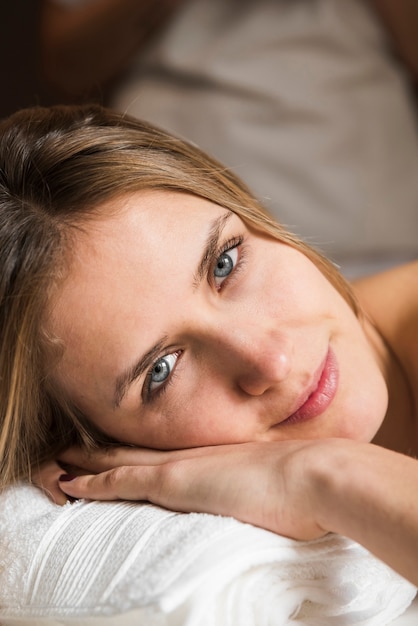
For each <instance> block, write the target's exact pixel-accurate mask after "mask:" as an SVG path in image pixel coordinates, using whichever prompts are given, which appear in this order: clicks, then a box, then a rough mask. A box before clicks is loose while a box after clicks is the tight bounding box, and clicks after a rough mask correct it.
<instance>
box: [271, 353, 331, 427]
mask: <svg viewBox="0 0 418 626" xmlns="http://www.w3.org/2000/svg"><path fill="white" fill-rule="evenodd" d="M338 378H339V375H338V363H337V359H336V357H335V354H334V352H333V351H332V350H331V348H330V349H329V350H328V354H327V356H326V358H325V361H324V362H323V363H322V365H321V366H320V367H319V370H318V372H317V373H316V375H315V377H314V381H313V383H312V386H311V387H310V389H308V390H307V393H305V394H304V395H303V397H302V398H301V401H300V404H299V407H298V408H297V409H296V411H295V412H294V413H292V414H291V415H289V417H288V418H287V419H285V420H284V421H283V422H281V424H280V425H281V426H282V425H284V424H297V423H301V422H305V421H307V420H310V419H313V418H314V417H317V416H318V415H321V414H322V413H323V412H324V411H325V410H326V409H327V408H328V407H329V405H330V404H331V402H332V401H333V399H334V396H335V394H336V392H337V388H338Z"/></svg>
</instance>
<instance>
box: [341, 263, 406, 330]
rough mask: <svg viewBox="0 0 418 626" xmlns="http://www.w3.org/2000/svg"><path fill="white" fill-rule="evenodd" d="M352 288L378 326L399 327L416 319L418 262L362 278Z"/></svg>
mask: <svg viewBox="0 0 418 626" xmlns="http://www.w3.org/2000/svg"><path fill="white" fill-rule="evenodd" d="M353 287H354V290H355V292H356V294H357V297H358V299H359V301H360V304H361V306H362V307H364V309H365V310H366V311H367V312H368V313H369V314H370V315H371V317H373V318H374V319H375V321H376V322H378V323H379V325H380V324H383V326H384V327H386V326H387V325H388V324H390V325H391V326H392V325H395V326H397V325H399V324H401V325H403V323H404V322H405V321H406V320H407V319H412V318H415V320H416V319H417V315H418V261H414V262H412V263H408V264H406V265H401V266H399V267H395V268H393V269H391V270H388V271H386V272H382V273H380V274H375V275H373V276H368V277H366V278H362V279H360V280H357V281H355V282H354V283H353Z"/></svg>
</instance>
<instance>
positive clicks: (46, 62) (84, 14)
mask: <svg viewBox="0 0 418 626" xmlns="http://www.w3.org/2000/svg"><path fill="white" fill-rule="evenodd" d="M183 1H184V0H96V1H93V2H87V3H86V4H85V5H81V6H80V7H75V8H68V7H65V6H62V5H60V4H59V3H58V2H54V1H53V0H45V2H44V4H43V10H42V20H41V51H42V59H43V66H44V72H45V75H46V78H47V80H49V82H51V83H53V84H55V85H58V86H59V87H60V88H61V89H64V90H67V91H69V92H71V93H75V94H77V93H80V92H82V91H84V90H87V89H90V88H91V87H92V86H94V85H97V84H101V83H105V82H106V81H108V80H110V79H111V78H113V77H114V76H115V75H116V74H117V73H118V72H119V71H120V70H121V69H122V68H123V67H124V66H125V64H126V63H127V61H128V60H129V59H130V58H131V57H132V55H133V54H134V53H135V52H136V51H138V50H140V49H141V47H143V46H144V45H145V44H146V43H147V42H148V40H149V38H150V37H151V36H152V35H153V34H154V33H155V31H156V30H157V29H158V28H159V27H161V25H162V24H163V23H164V22H165V21H167V20H168V19H169V17H170V16H171V14H172V13H173V12H174V10H175V9H176V8H177V7H178V6H179V5H180V4H181V3H182V2H183Z"/></svg>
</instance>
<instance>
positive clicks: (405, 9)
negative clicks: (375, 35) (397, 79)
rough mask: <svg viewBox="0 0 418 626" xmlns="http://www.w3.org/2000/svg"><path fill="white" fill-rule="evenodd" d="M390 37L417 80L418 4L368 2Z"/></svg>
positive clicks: (398, 0) (412, 0)
mask: <svg viewBox="0 0 418 626" xmlns="http://www.w3.org/2000/svg"><path fill="white" fill-rule="evenodd" d="M369 1H370V4H371V6H372V7H373V8H374V9H375V10H376V12H377V14H378V16H379V17H380V18H381V20H382V22H383V24H384V25H385V26H386V28H387V30H388V31H389V33H390V34H391V35H392V38H393V41H394V47H395V49H396V50H397V52H398V53H399V56H400V57H401V58H402V59H403V61H404V62H405V64H406V65H407V66H408V67H409V69H410V71H411V72H412V75H413V76H414V78H418V3H417V2H416V0H369Z"/></svg>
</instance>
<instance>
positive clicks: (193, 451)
mask: <svg viewBox="0 0 418 626" xmlns="http://www.w3.org/2000/svg"><path fill="white" fill-rule="evenodd" d="M162 203H165V205H166V207H170V209H169V210H167V211H164V212H163V213H162V214H161V213H160V212H158V211H155V208H156V207H161V205H162ZM138 207H140V209H141V210H140V211H138ZM108 208H110V209H111V210H110V211H108V210H107V208H106V207H103V214H104V215H105V216H106V215H107V217H104V218H103V220H102V219H101V220H99V221H98V222H95V223H94V225H93V226H92V229H91V231H90V232H87V233H86V231H83V233H84V234H81V235H80V239H79V241H78V243H77V245H78V249H77V254H76V255H75V256H74V258H75V259H76V261H75V264H74V265H73V267H72V268H71V270H70V273H69V278H68V280H67V282H66V284H65V286H64V287H63V290H62V293H61V295H60V297H59V298H58V300H57V303H56V307H55V309H54V314H53V317H52V323H53V330H54V332H55V333H56V334H58V335H59V336H60V337H61V338H63V340H64V342H66V343H67V350H66V352H65V354H64V358H63V361H62V363H61V366H60V368H59V373H58V377H57V381H56V383H57V384H59V385H61V386H62V387H63V388H64V389H65V390H66V392H67V393H69V394H70V395H72V396H73V397H76V400H77V402H78V403H79V404H80V405H81V406H82V408H83V409H84V410H85V412H86V413H87V414H89V415H90V417H91V419H92V421H94V423H95V424H96V425H98V426H100V427H102V428H103V429H104V430H105V431H107V432H109V433H110V434H112V435H113V436H114V437H118V433H119V438H120V440H121V441H123V442H125V443H128V444H134V445H135V446H136V447H127V446H121V447H119V448H115V449H111V450H99V451H96V452H88V453H87V452H85V451H84V452H83V451H81V450H67V451H66V452H65V453H63V455H62V456H61V458H60V463H61V464H65V466H66V467H68V468H73V469H69V473H67V474H64V477H62V474H63V470H62V468H61V467H60V466H59V465H57V464H54V463H52V464H50V465H49V466H48V467H45V468H43V470H42V472H41V475H40V476H39V477H37V480H38V482H39V483H41V484H42V485H43V487H44V488H45V489H46V490H47V491H48V492H49V493H50V495H51V497H52V498H53V499H54V500H55V501H56V502H59V503H62V502H64V501H65V500H66V498H67V496H70V497H74V498H92V499H100V500H114V499H128V500H149V501H150V502H154V503H156V504H159V505H162V506H164V507H167V508H172V509H175V510H180V511H204V512H210V513H218V514H225V515H232V516H234V517H236V518H237V519H240V520H242V521H245V522H250V523H253V524H255V525H259V526H261V527H263V528H266V529H269V530H272V531H274V532H277V533H280V534H284V535H289V536H292V537H295V538H298V539H310V538H313V537H317V536H319V535H321V534H324V533H326V532H330V531H332V532H338V533H341V534H344V535H346V536H348V537H351V538H352V539H354V540H356V541H358V542H359V543H361V544H362V545H364V546H365V547H366V548H368V549H369V550H371V551H372V552H373V553H375V554H376V555H377V556H378V557H380V558H381V559H382V560H384V561H385V562H387V563H388V564H389V565H391V566H392V567H393V568H394V569H396V570H397V571H399V572H400V573H401V574H402V575H404V576H405V577H406V578H408V579H410V580H411V581H412V582H414V583H415V584H418V575H417V571H418V568H417V563H418V548H417V546H418V506H417V503H416V493H417V490H418V466H417V464H416V461H415V460H414V459H413V458H411V457H410V456H408V455H415V454H416V451H417V449H418V446H417V441H418V440H417V432H416V429H417V418H418V416H417V407H418V398H417V390H418V344H417V341H416V329H417V328H418V290H417V289H416V276H417V273H418V263H411V264H409V265H407V266H404V267H402V268H399V269H395V270H392V271H389V272H386V273H384V274H381V275H378V276H376V277H371V278H367V279H364V280H362V281H360V282H359V283H358V284H357V285H356V291H357V295H358V298H359V301H360V303H361V306H362V307H363V309H364V312H365V315H364V317H362V318H361V321H359V320H357V319H356V318H355V316H354V315H353V314H352V312H351V310H350V308H349V307H348V305H347V303H345V301H344V300H343V299H342V298H341V297H340V296H339V295H338V294H337V293H336V292H335V290H334V288H333V287H331V285H329V283H328V282H327V281H325V282H324V278H323V277H322V275H321V274H320V272H319V271H318V270H317V269H316V268H315V266H313V265H312V264H311V262H310V261H307V259H306V258H305V257H303V255H301V254H300V253H295V251H293V250H292V249H290V248H288V247H287V246H283V244H280V243H276V242H274V240H270V238H265V237H264V236H260V235H259V234H258V233H256V232H254V231H251V229H248V228H247V227H246V226H245V225H244V224H243V223H242V222H241V221H240V220H239V218H237V217H236V216H235V217H234V216H232V217H229V216H226V217H225V211H224V210H223V209H221V208H220V207H217V208H216V209H214V207H213V206H212V205H211V204H210V203H207V202H206V201H202V200H198V199H196V198H193V197H190V196H184V195H183V194H173V193H168V192H149V193H145V192H143V193H141V194H138V195H136V196H132V197H129V198H124V199H121V200H120V201H117V203H116V204H115V202H114V201H113V203H112V205H111V206H110V207H108ZM115 209H116V210H115ZM162 215H163V216H164V217H162ZM155 216H158V219H157V217H155ZM214 217H216V220H217V222H216V223H218V224H222V225H223V227H222V228H223V229H222V233H219V241H218V242H217V245H216V246H215V251H213V250H212V252H211V255H212V256H213V258H211V257H210V263H209V264H208V267H207V268H206V270H207V272H208V274H207V279H204V280H202V281H201V282H199V283H198V284H197V283H196V272H195V267H196V266H197V265H198V261H199V259H200V257H201V254H202V248H204V246H205V242H207V237H208V233H211V232H212V231H211V225H212V230H213V219H214ZM143 220H145V222H144V224H146V229H144V224H143V223H142V221H143ZM164 220H167V224H165V227H162V226H164V224H163V225H162V224H161V221H164ZM219 220H220V221H219ZM144 232H146V233H147V236H146V238H144V235H143V233H144ZM167 233H168V234H167ZM224 240H226V241H227V243H228V245H227V247H226V248H225V246H224V245H223V241H224ZM179 241H181V242H182V244H181V247H180V249H179V248H178V242H179ZM221 244H222V245H221ZM219 245H221V248H219ZM121 251H123V254H121ZM162 251H164V254H162V253H161V252H162ZM141 255H142V256H141ZM225 255H226V256H225ZM204 258H206V256H205V257H204ZM149 259H152V261H153V262H152V264H150V263H149ZM167 259H170V265H169V266H168V265H167ZM243 260H245V262H244V263H243ZM220 261H222V262H221V263H220ZM138 267H141V268H143V270H142V271H141V272H138V271H137V268H138ZM168 267H169V271H168V270H167V268H168ZM144 268H146V269H144ZM225 268H226V270H225ZM220 269H221V270H222V271H220ZM266 269H267V271H266ZM99 278H100V279H99ZM173 281H174V282H173ZM305 281H307V283H306V286H305ZM196 285H197V286H196ZM172 289H173V292H172V293H171V290H172ZM118 290H119V291H118ZM144 293H147V294H148V297H147V298H145V299H144V297H143V294H144ZM86 294H89V297H88V298H87V299H86V297H85V296H86ZM84 302H85V306H84V304H83V303H84ZM92 302H93V303H94V306H93V307H92V306H91V303H92ZM156 302H157V303H158V306H157V308H156V306H155V303H156ZM74 307H75V309H74V311H73V308H74ZM156 311H158V313H159V314H158V315H156V314H155V312H156ZM256 311H257V324H256V325H254V324H253V321H252V320H254V315H255V312H256ZM76 313H77V314H76ZM229 319H231V320H233V325H232V326H231V325H230V324H229V323H228V320H229ZM202 320H204V323H203V322H202ZM145 325H147V329H148V333H145V334H144V332H143V329H144V327H145ZM225 328H226V329H227V331H225V332H224V329H225ZM161 333H163V334H164V335H165V336H167V342H168V347H167V348H165V347H164V346H162V347H160V348H159V349H161V350H162V353H163V355H166V356H165V357H164V356H163V357H161V356H159V354H156V355H155V356H154V360H153V364H151V366H150V369H149V370H148V373H147V372H145V371H144V372H142V373H139V375H138V377H137V379H135V380H134V381H133V382H132V383H130V385H129V386H128V388H127V389H125V390H124V394H123V397H122V398H118V403H117V406H116V405H115V403H114V401H112V394H110V395H109V389H110V388H111V387H112V384H110V383H111V381H112V380H113V379H114V378H115V377H116V379H119V378H120V371H121V370H123V369H124V364H126V363H128V364H129V363H130V362H132V358H136V356H137V353H138V352H139V353H141V352H144V351H145V352H146V351H147V349H148V348H149V344H150V343H151V344H152V342H153V341H154V340H155V339H158V338H159V336H160V335H161ZM253 333H255V334H254V336H253ZM248 337H251V341H249V340H248ZM327 350H328V354H330V353H332V354H333V355H334V356H333V358H332V359H331V365H330V364H329V360H330V359H329V357H327V358H326V359H325V365H323V363H324V361H323V359H324V357H323V355H324V353H325V354H326V353H327ZM167 355H168V356H167ZM171 355H172V356H171ZM164 359H166V360H165V362H164V366H165V367H166V368H167V371H168V370H170V371H169V372H168V374H169V375H168V374H167V380H168V379H169V378H170V379H171V378H172V377H173V375H174V378H173V380H172V384H171V385H170V387H169V388H168V389H167V391H166V392H165V393H164V394H163V395H162V396H158V397H159V399H157V400H154V399H153V400H150V399H149V394H150V393H151V397H153V394H154V393H155V389H159V387H160V386H161V385H165V384H166V383H167V380H165V378H164V377H162V378H161V371H162V370H161V366H162V364H163V361H164ZM318 363H319V364H320V366H319V372H320V375H319V374H312V372H316V371H317V370H318ZM156 364H158V369H155V367H156ZM336 370H338V376H334V373H335V371H336ZM309 372H311V373H309ZM321 372H322V373H321ZM196 373H198V374H199V378H198V380H199V392H198V393H197V394H196V393H195V391H194V386H193V380H194V376H195V375H196ZM327 377H328V379H327ZM318 378H319V382H318ZM323 379H326V380H325V382H326V383H327V384H328V385H329V386H331V387H332V383H333V384H334V387H332V393H330V397H329V398H328V399H327V398H325V400H324V398H323V397H322V398H321V394H319V392H318V389H319V388H320V387H321V385H323V384H324V380H323ZM157 381H158V382H157ZM321 381H322V382H321ZM312 385H313V386H314V387H315V385H317V388H316V390H314V392H313V393H312V396H309V397H310V398H312V397H313V398H314V399H315V401H314V403H313V405H314V406H313V408H312V406H311V404H312V403H310V402H309V401H307V405H308V410H307V409H306V406H305V404H304V407H305V408H303V409H302V410H301V411H299V412H298V411H296V413H295V416H296V417H293V413H292V412H293V411H294V409H295V408H297V406H298V403H300V402H301V401H302V402H305V400H306V399H305V396H304V395H303V394H304V392H303V391H301V390H303V388H305V387H306V388H308V389H309V390H311V387H312ZM331 387H330V388H331ZM206 388H207V395H205V394H206V391H205V390H206ZM80 390H81V392H80ZM213 390H216V393H214V392H213ZM178 394H179V397H180V398H181V399H182V403H180V404H179V403H178V401H177V395H178ZM318 395H319V398H318V397H317V396H318ZM202 398H205V399H204V401H203V402H202ZM308 400H309V399H308ZM150 402H151V404H150ZM154 402H157V404H156V405H154ZM172 405H174V406H175V407H177V408H176V410H175V412H171V413H170V407H171V406H172ZM222 407H227V409H226V410H224V411H222ZM161 416H163V417H164V416H165V417H164V420H165V421H164V420H163V421H161V422H159V421H158V420H161ZM289 416H290V417H289ZM212 417H213V418H214V419H212ZM167 437H169V438H168V439H167ZM170 438H171V439H172V442H173V444H172V445H170ZM371 441H373V443H370V442H371ZM375 444H378V445H375ZM144 446H145V447H144ZM147 448H155V449H147ZM179 448H181V449H179ZM74 467H76V468H77V470H76V471H74ZM71 474H74V475H71ZM75 474H83V475H79V476H75ZM60 478H61V480H60ZM388 537H390V541H388Z"/></svg>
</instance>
